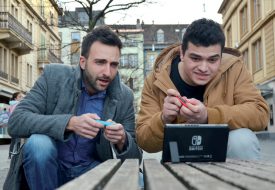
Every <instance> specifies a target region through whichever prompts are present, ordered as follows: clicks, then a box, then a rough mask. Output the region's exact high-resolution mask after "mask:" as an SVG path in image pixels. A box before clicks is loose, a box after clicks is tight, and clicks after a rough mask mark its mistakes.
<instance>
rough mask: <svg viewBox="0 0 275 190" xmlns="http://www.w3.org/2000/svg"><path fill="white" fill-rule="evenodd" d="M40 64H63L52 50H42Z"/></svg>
mask: <svg viewBox="0 0 275 190" xmlns="http://www.w3.org/2000/svg"><path fill="white" fill-rule="evenodd" d="M38 62H39V63H63V62H62V60H61V59H60V58H58V57H57V56H56V55H55V54H54V53H53V52H52V51H51V50H47V49H46V48H41V49H40V50H39V53H38Z"/></svg>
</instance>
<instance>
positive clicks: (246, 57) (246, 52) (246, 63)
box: [243, 49, 249, 69]
mask: <svg viewBox="0 0 275 190" xmlns="http://www.w3.org/2000/svg"><path fill="white" fill-rule="evenodd" d="M243 62H244V64H245V66H246V68H247V69H249V57H248V49H246V50H244V51H243Z"/></svg>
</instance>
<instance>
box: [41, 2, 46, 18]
mask: <svg viewBox="0 0 275 190" xmlns="http://www.w3.org/2000/svg"><path fill="white" fill-rule="evenodd" d="M40 5H41V6H40V14H41V16H42V17H43V18H44V17H45V10H44V8H45V7H44V0H40Z"/></svg>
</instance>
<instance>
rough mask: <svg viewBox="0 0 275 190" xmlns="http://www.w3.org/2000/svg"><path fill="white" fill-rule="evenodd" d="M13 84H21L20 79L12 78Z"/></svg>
mask: <svg viewBox="0 0 275 190" xmlns="http://www.w3.org/2000/svg"><path fill="white" fill-rule="evenodd" d="M11 82H13V83H15V84H19V79H18V78H17V77H14V76H11Z"/></svg>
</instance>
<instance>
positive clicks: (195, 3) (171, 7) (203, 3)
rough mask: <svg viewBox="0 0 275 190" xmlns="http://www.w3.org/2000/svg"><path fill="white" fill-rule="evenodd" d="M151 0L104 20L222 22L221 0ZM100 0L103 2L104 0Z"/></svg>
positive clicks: (113, 14)
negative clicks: (219, 12) (202, 19)
mask: <svg viewBox="0 0 275 190" xmlns="http://www.w3.org/2000/svg"><path fill="white" fill-rule="evenodd" d="M60 1H62V0H60ZM63 1H66V0H63ZM118 1H119V0H118ZM121 1H122V0H121ZM123 1H126V0H123ZM151 1H154V2H155V3H152V4H146V5H139V7H137V8H131V9H129V10H127V11H120V12H113V13H110V14H107V15H106V17H105V22H106V24H136V20H137V19H140V20H141V21H143V22H144V23H145V24H152V23H155V24H190V23H191V22H192V21H194V20H196V19H199V18H202V17H205V18H210V19H213V20H215V21H217V22H218V23H220V24H222V16H221V15H220V14H218V10H219V7H220V5H221V4H222V2H223V0H151ZM102 2H103V3H104V0H102ZM77 6H78V5H77ZM70 7H71V8H72V7H73V6H72V5H71V6H70ZM98 9H100V5H99V6H97V7H95V10H98ZM73 10H74V9H73Z"/></svg>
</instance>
